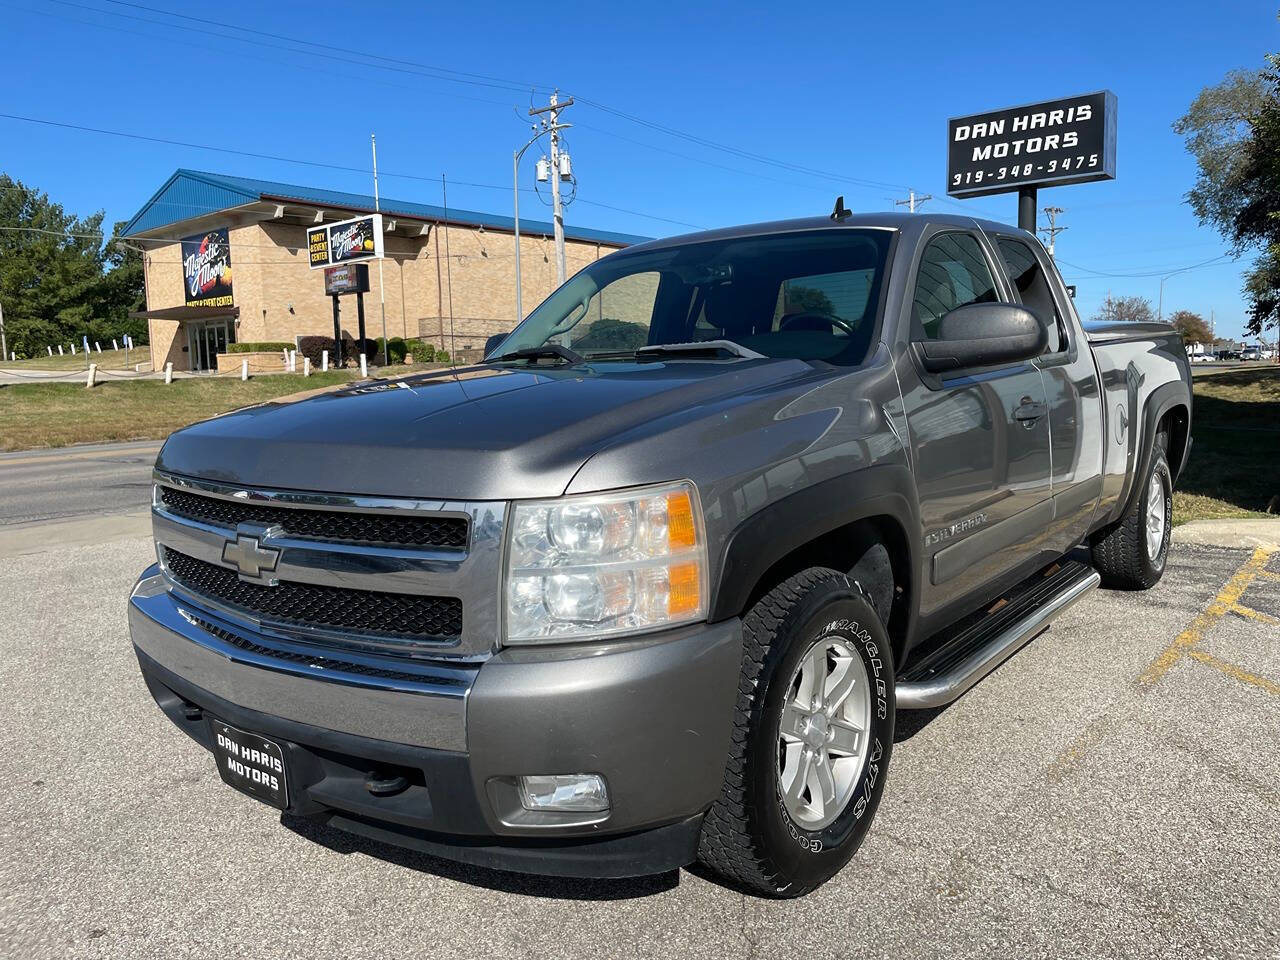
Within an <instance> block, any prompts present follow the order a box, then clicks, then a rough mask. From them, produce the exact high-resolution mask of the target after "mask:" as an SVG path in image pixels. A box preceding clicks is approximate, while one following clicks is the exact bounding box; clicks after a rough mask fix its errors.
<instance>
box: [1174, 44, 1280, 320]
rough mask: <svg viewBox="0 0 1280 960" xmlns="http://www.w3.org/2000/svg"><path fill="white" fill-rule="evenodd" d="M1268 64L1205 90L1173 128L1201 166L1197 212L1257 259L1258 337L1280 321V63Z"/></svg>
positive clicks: (1191, 199)
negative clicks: (1255, 255) (1263, 67)
mask: <svg viewBox="0 0 1280 960" xmlns="http://www.w3.org/2000/svg"><path fill="white" fill-rule="evenodd" d="M1267 60H1268V64H1269V65H1268V67H1267V68H1266V69H1264V70H1261V71H1235V72H1233V73H1230V74H1228V75H1227V77H1226V79H1225V80H1223V82H1222V83H1220V84H1218V85H1217V86H1214V87H1206V88H1205V89H1204V90H1202V91H1201V92H1200V95H1199V96H1198V97H1196V99H1195V100H1194V101H1193V102H1192V104H1191V107H1190V109H1188V111H1187V113H1186V115H1185V116H1183V117H1182V118H1181V119H1180V120H1179V121H1178V122H1177V123H1175V124H1174V130H1175V131H1177V132H1178V133H1180V134H1182V135H1183V136H1184V137H1185V138H1186V144H1187V149H1188V150H1189V151H1190V152H1191V153H1192V154H1193V155H1194V156H1195V158H1196V162H1197V163H1198V164H1199V168H1200V170H1199V175H1198V177H1197V179H1196V184H1195V186H1194V187H1193V188H1192V189H1191V191H1190V192H1189V193H1188V194H1187V202H1188V203H1190V204H1191V208H1192V210H1194V211H1195V214H1196V216H1197V217H1198V218H1199V220H1200V222H1201V223H1204V224H1209V225H1212V226H1214V227H1216V228H1217V230H1218V232H1219V233H1221V234H1222V235H1223V237H1225V238H1226V239H1227V240H1228V241H1229V242H1230V243H1231V250H1232V253H1234V254H1236V255H1237V256H1239V255H1241V254H1244V253H1248V252H1253V253H1256V254H1257V259H1256V261H1255V262H1254V264H1253V266H1252V267H1251V268H1250V269H1249V270H1248V271H1246V273H1245V282H1244V292H1245V296H1246V297H1247V298H1248V300H1249V322H1248V331H1249V333H1251V334H1253V335H1254V336H1258V335H1260V334H1261V333H1262V331H1263V330H1264V329H1266V328H1267V327H1274V326H1276V325H1277V323H1280V57H1277V56H1276V55H1271V56H1269V57H1268V58H1267Z"/></svg>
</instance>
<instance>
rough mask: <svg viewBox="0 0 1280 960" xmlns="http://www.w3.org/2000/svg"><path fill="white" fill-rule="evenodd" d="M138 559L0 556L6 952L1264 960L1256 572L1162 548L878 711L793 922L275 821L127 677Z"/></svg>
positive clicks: (1279, 774)
mask: <svg viewBox="0 0 1280 960" xmlns="http://www.w3.org/2000/svg"><path fill="white" fill-rule="evenodd" d="M5 536H6V534H5V533H3V532H0V541H3V538H4V537H5ZM2 546H3V543H2V542H0V547H2ZM2 554H3V551H2V550H0V555H2ZM151 556H152V548H151V544H150V541H149V540H147V539H143V538H136V537H135V538H131V539H121V540H115V541H114V542H111V543H106V544H96V545H90V546H69V547H56V546H50V547H49V548H48V549H46V550H45V551H44V552H36V553H30V552H28V553H26V555H22V556H8V557H5V558H3V559H0V718H2V719H3V729H4V749H3V750H0V898H2V899H0V956H5V957H14V958H24V960H26V958H36V957H129V958H141V957H200V958H207V957H219V956H241V957H357V956H359V957H366V956H396V957H449V958H458V957H477V956H493V957H506V956H519V957H522V958H531V957H533V958H539V960H541V958H557V957H572V958H575V960H581V958H583V957H642V956H655V957H673V956H695V957H716V958H719V957H730V956H732V957H739V956H759V957H779V956H787V957H793V956H799V957H805V958H806V960H816V958H820V957H828V956H858V957H863V956H867V957H878V956H893V957H917V956H918V957H934V956H949V957H993V956H999V957H1053V958H1062V957H1086V956H1087V957H1100V956H1107V957H1127V958H1132V957H1177V958H1186V957H1258V958H1264V957H1265V958H1272V960H1274V958H1276V957H1278V956H1280V746H1278V745H1280V620H1277V619H1276V618H1277V617H1280V551H1276V552H1270V553H1269V552H1268V550H1267V549H1253V548H1250V547H1246V548H1243V549H1226V548H1221V547H1211V546H1196V545H1187V544H1177V545H1175V546H1174V548H1173V550H1172V553H1171V560H1170V566H1169V570H1168V573H1167V575H1166V576H1165V579H1164V581H1163V582H1162V583H1161V584H1160V585H1159V586H1158V587H1157V588H1156V589H1155V590H1152V591H1150V592H1149V593H1146V594H1118V593H1107V592H1101V591H1099V592H1095V593H1093V594H1092V595H1091V596H1090V597H1088V598H1086V600H1084V601H1083V602H1082V603H1081V604H1079V605H1077V606H1076V607H1075V608H1073V609H1072V610H1071V611H1070V612H1069V613H1068V614H1067V615H1066V616H1065V617H1064V618H1063V619H1061V620H1059V621H1058V622H1057V623H1056V624H1055V626H1054V627H1053V628H1052V630H1051V631H1049V632H1048V633H1046V634H1044V635H1043V636H1041V637H1039V638H1038V639H1037V640H1036V641H1034V642H1033V643H1032V644H1031V645H1029V646H1028V647H1027V648H1026V649H1024V650H1023V651H1022V652H1021V653H1020V654H1018V655H1017V656H1016V657H1015V658H1013V659H1012V660H1011V661H1009V662H1008V663H1006V664H1005V665H1004V667H1002V668H1001V669H1000V670H999V671H998V672H997V673H995V674H994V675H992V676H991V677H989V678H988V679H987V680H986V681H984V682H983V683H982V684H980V685H979V686H978V687H977V688H976V689H975V690H973V691H971V692H970V693H969V694H968V695H966V696H965V697H963V698H962V699H961V700H960V701H959V702H957V703H955V704H953V705H952V706H951V707H950V708H948V709H946V710H944V711H942V712H940V713H932V714H928V715H905V714H904V715H902V716H900V722H899V726H900V732H899V742H898V744H897V747H896V748H895V753H894V759H893V765H892V767H891V769H890V773H889V783H888V790H887V793H886V797H885V801H884V803H883V805H882V807H881V809H880V813H879V816H878V819H877V822H876V824H875V826H874V828H873V830H872V832H871V835H870V837H869V839H868V841H867V843H866V844H865V845H864V847H863V849H862V851H861V852H860V854H859V856H858V857H857V858H856V859H855V860H854V862H853V863H852V864H850V866H849V867H847V868H846V869H845V870H844V872H843V873H842V874H841V875H840V876H839V877H837V878H836V880H835V881H833V882H832V883H830V884H829V885H827V886H826V887H824V888H823V889H821V890H820V891H818V892H817V893H814V894H812V895H810V896H809V897H807V898H805V899H802V900H799V901H791V902H773V901H766V900H758V899H751V898H745V897H743V896H742V895H740V894H738V893H736V892H734V891H731V890H728V889H725V888H724V887H721V886H719V885H717V884H716V883H714V882H712V881H710V880H708V879H706V878H704V877H702V876H699V875H697V874H696V873H692V872H689V871H681V872H679V873H678V874H671V875H667V876H662V877H657V878H651V879H645V880H635V881H625V882H608V883H604V882H588V881H554V880H540V879H537V878H529V877H520V876H514V875H508V874H502V873H494V872H485V871H481V870H477V869H472V868H468V867H462V866H457V865H453V864H450V863H446V862H443V861H438V860H434V859H431V858H429V857H425V856H419V855H414V854H407V853H403V852H400V851H397V850H393V849H390V848H386V847H381V846H378V845H377V844H373V843H369V842H366V841H363V840H359V839H356V838H353V837H348V836H345V835H342V834H339V833H336V832H333V831H331V830H327V829H321V828H316V827H313V826H311V825H310V824H309V823H307V822H302V821H296V820H291V819H289V818H284V820H283V822H282V818H281V817H280V815H279V814H277V813H276V812H274V811H272V810H271V809H269V808H267V807H265V806H263V805H260V804H258V803H257V802H255V801H254V800H251V799H249V798H248V797H245V796H241V795H239V794H236V793H234V792H232V791H231V790H230V789H229V788H227V787H225V786H224V785H223V784H222V783H221V781H220V780H219V778H218V775H217V773H216V772H215V770H214V767H213V762H212V760H211V758H210V757H209V756H208V755H207V754H205V753H204V752H202V751H201V750H200V749H199V748H198V747H196V746H195V745H194V744H193V743H191V742H190V741H189V740H187V739H186V738H185V737H183V736H182V735H181V734H179V733H178V732H177V731H175V730H174V729H172V727H171V726H170V724H169V721H168V720H166V719H165V718H164V717H163V716H162V715H161V714H160V712H159V710H157V709H156V708H155V706H154V704H153V703H152V702H151V699H150V697H149V696H148V695H147V692H146V690H145V689H144V687H143V685H142V682H141V680H140V679H139V677H138V673H137V670H136V666H135V663H134V660H133V655H132V652H131V649H130V645H129V640H128V636H127V633H126V629H125V619H124V608H125V598H126V596H127V593H128V590H129V587H130V585H131V584H132V581H133V578H134V576H135V574H136V572H137V571H138V570H140V569H141V568H142V567H143V566H144V565H145V564H146V563H147V562H148V561H149V560H150V558H151Z"/></svg>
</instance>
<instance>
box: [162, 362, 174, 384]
mask: <svg viewBox="0 0 1280 960" xmlns="http://www.w3.org/2000/svg"><path fill="white" fill-rule="evenodd" d="M164 382H165V383H173V361H172V360H169V361H167V362H166V363H165V365H164Z"/></svg>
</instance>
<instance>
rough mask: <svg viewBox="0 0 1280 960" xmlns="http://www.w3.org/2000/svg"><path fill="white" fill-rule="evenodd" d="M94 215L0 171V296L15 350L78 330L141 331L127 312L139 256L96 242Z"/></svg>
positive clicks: (137, 292) (39, 349) (77, 334)
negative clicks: (70, 207)
mask: <svg viewBox="0 0 1280 960" xmlns="http://www.w3.org/2000/svg"><path fill="white" fill-rule="evenodd" d="M102 220H103V214H102V212H101V211H99V212H97V213H95V214H92V215H91V216H88V217H77V216H75V215H73V214H70V213H67V212H66V211H65V210H63V208H62V206H61V204H57V203H54V202H53V201H51V200H50V199H49V195H48V194H46V193H44V192H42V191H40V190H37V189H35V188H34V187H29V186H27V185H26V184H23V183H21V182H20V181H17V180H14V179H12V178H11V177H9V176H7V175H5V174H0V227H4V228H6V229H3V230H0V303H2V304H3V305H4V320H5V334H6V339H7V341H8V348H9V349H10V350H12V351H13V352H15V353H16V354H17V355H18V356H19V357H32V356H38V355H43V354H44V353H45V348H46V347H48V346H55V345H56V344H59V343H72V342H76V343H79V342H80V340H81V338H82V337H88V338H89V340H90V341H93V340H102V339H111V338H112V337H119V336H121V335H122V334H124V333H130V334H132V335H133V336H134V337H135V338H145V336H146V324H145V322H142V323H140V322H139V321H137V320H130V319H129V316H128V314H129V311H130V310H137V309H139V308H140V305H141V301H142V260H141V256H140V254H138V253H136V252H133V251H130V250H128V249H127V248H124V247H122V246H120V245H118V244H114V243H113V244H111V245H109V246H108V247H106V248H105V249H104V246H103V242H102ZM122 226H123V224H116V229H115V234H118V233H119V231H120V229H121V228H122Z"/></svg>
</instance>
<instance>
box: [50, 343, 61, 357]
mask: <svg viewBox="0 0 1280 960" xmlns="http://www.w3.org/2000/svg"><path fill="white" fill-rule="evenodd" d="M49 356H51V357H52V356H53V354H52V353H51V354H49ZM58 356H62V344H58Z"/></svg>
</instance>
